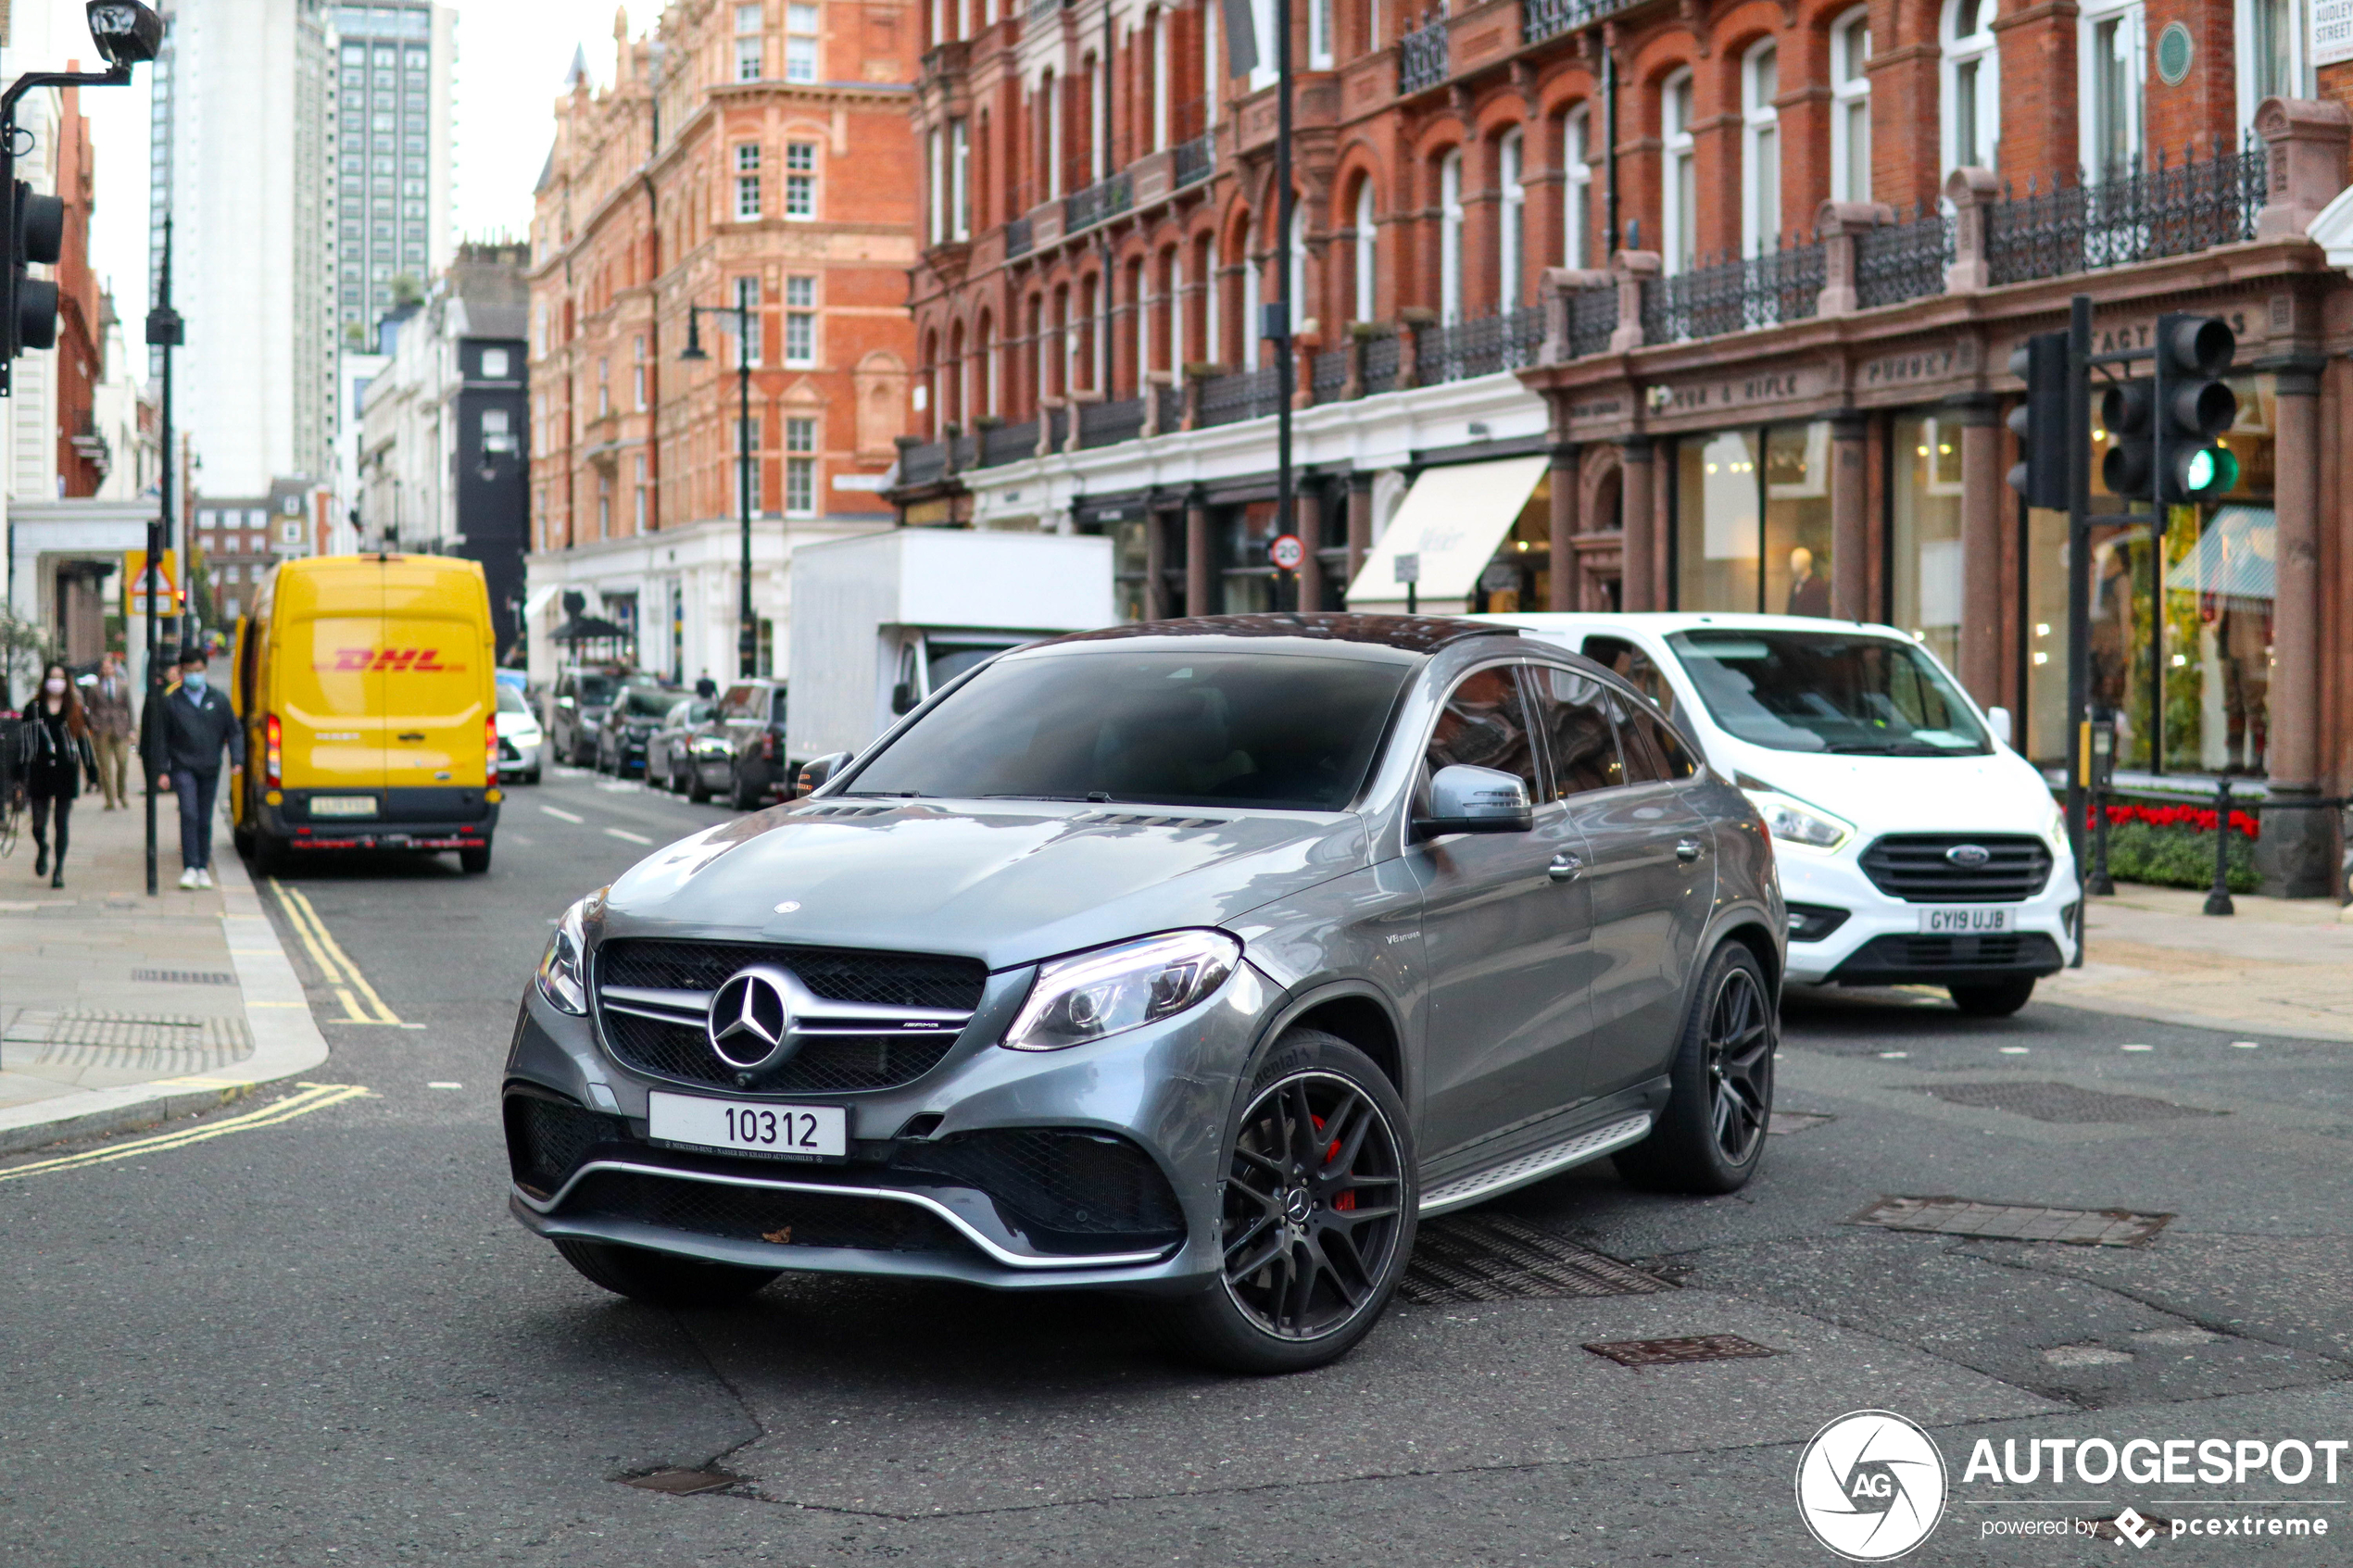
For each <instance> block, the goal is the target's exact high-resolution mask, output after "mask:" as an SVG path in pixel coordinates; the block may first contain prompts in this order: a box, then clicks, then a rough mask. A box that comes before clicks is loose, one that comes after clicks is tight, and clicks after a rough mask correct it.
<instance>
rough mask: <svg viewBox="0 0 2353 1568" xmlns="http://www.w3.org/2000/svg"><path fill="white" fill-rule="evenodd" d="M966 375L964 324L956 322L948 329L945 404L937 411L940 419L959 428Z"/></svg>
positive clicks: (964, 400)
mask: <svg viewBox="0 0 2353 1568" xmlns="http://www.w3.org/2000/svg"><path fill="white" fill-rule="evenodd" d="M966 373H967V372H966V360H965V358H964V324H963V322H962V321H958V322H957V323H956V324H955V325H953V326H951V327H950V328H949V329H948V378H947V387H946V395H945V402H944V404H943V406H942V407H941V408H940V410H939V412H940V417H941V418H942V419H944V420H947V421H948V422H949V423H950V424H951V425H958V426H961V425H963V423H964V407H965V403H966V401H967V399H966V397H965V395H964V390H965V384H966V383H965V381H964V377H965V374H966Z"/></svg>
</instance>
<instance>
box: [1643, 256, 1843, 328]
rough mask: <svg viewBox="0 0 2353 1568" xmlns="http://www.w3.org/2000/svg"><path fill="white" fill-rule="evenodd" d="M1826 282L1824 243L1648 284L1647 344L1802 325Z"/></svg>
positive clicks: (1742, 259) (1729, 262) (1645, 310)
mask: <svg viewBox="0 0 2353 1568" xmlns="http://www.w3.org/2000/svg"><path fill="white" fill-rule="evenodd" d="M1822 282H1823V259H1822V243H1821V241H1819V240H1808V241H1806V242H1805V243H1804V244H1802V245H1789V246H1786V247H1782V248H1779V249H1775V250H1772V251H1768V252H1767V253H1766V254H1765V255H1763V256H1749V257H1731V258H1728V259H1726V260H1723V261H1720V262H1718V263H1716V264H1715V265H1714V266H1709V267H1694V268H1691V269H1688V270H1684V271H1681V272H1678V273H1676V274H1675V275H1674V276H1673V277H1670V278H1650V279H1645V280H1644V281H1643V283H1642V341H1643V342H1644V343H1675V342H1679V341H1680V340H1681V339H1684V338H1694V337H1719V336H1721V335H1723V334H1724V333H1726V332H1750V331H1753V330H1755V328H1758V327H1770V326H1775V325H1778V324H1779V323H1780V322H1783V321H1802V320H1806V319H1807V318H1808V317H1810V316H1812V315H1813V314H1814V307H1815V306H1816V304H1817V303H1818V301H1819V299H1820V297H1821V293H1822Z"/></svg>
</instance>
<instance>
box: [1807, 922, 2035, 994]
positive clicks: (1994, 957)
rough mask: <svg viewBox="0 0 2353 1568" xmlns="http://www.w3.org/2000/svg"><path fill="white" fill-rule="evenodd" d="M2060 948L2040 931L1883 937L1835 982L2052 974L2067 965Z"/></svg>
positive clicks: (1847, 965) (1868, 944)
mask: <svg viewBox="0 0 2353 1568" xmlns="http://www.w3.org/2000/svg"><path fill="white" fill-rule="evenodd" d="M2061 961H2062V960H2060V957H2059V950H2058V944H2057V943H2056V942H2054V941H2052V940H2051V938H2050V937H2048V936H2046V935H2044V934H2043V933H2041V932H2039V931H2029V932H2019V933H2008V934H2005V935H1999V936H1901V935H1898V936H1877V937H1873V938H1872V939H1871V940H1870V941H1869V942H1866V943H1865V944H1863V946H1862V947H1858V948H1856V951H1855V955H1854V957H1852V958H1850V959H1848V960H1846V961H1845V962H1844V963H1843V964H1841V965H1839V967H1838V973H1837V975H1836V976H1835V978H1837V979H1840V980H1851V981H1856V982H1858V983H1859V982H1862V981H1865V980H1867V979H1868V978H1869V977H1870V976H1872V975H1881V974H1883V975H1889V976H1900V975H1906V974H1928V973H1935V972H1939V971H1946V970H1953V971H1959V970H2000V969H2007V970H2020V971H2024V972H2030V973H2048V972H2052V971H2055V970H2057V968H2058V967H2059V966H2060V963H2061Z"/></svg>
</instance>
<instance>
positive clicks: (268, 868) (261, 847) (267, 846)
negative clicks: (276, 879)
mask: <svg viewBox="0 0 2353 1568" xmlns="http://www.w3.org/2000/svg"><path fill="white" fill-rule="evenodd" d="M287 857H288V851H287V849H286V841H285V840H284V839H283V838H272V837H271V836H270V835H269V834H266V833H256V834H254V835H253V869H254V870H255V872H258V873H259V874H260V875H262V876H276V875H278V874H279V873H280V872H283V871H284V870H285V869H286V860H287Z"/></svg>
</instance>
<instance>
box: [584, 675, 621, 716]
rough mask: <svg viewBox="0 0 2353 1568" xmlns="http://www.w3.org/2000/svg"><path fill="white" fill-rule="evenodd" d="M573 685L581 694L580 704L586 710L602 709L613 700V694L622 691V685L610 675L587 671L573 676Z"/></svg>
mask: <svg viewBox="0 0 2353 1568" xmlns="http://www.w3.org/2000/svg"><path fill="white" fill-rule="evenodd" d="M573 687H574V688H575V689H576V690H577V691H578V692H579V693H580V704H581V706H582V707H584V708H602V707H603V706H604V705H605V704H607V703H609V702H610V701H611V700H612V694H613V693H614V692H616V691H619V690H620V689H621V683H620V682H619V681H616V680H614V679H613V678H612V677H611V676H610V675H598V674H594V673H590V672H587V671H583V672H582V673H580V674H578V675H575V676H573Z"/></svg>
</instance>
